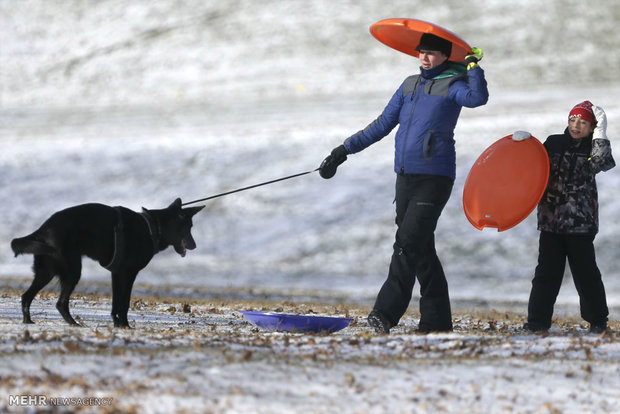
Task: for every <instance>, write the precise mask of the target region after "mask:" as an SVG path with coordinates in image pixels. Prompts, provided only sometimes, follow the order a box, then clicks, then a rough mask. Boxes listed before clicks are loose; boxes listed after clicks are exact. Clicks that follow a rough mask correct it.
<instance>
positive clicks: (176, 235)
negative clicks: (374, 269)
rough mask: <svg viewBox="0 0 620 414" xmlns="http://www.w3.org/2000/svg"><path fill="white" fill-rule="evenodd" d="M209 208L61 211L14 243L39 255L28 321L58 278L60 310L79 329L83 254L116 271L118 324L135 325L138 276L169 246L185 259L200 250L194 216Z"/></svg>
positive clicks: (177, 205) (17, 249) (25, 309)
mask: <svg viewBox="0 0 620 414" xmlns="http://www.w3.org/2000/svg"><path fill="white" fill-rule="evenodd" d="M203 207H204V206H200V207H192V208H181V199H180V198H177V199H176V200H175V201H174V202H173V203H172V204H170V206H169V207H168V208H165V209H161V210H147V209H144V208H143V209H142V213H141V214H140V213H136V212H134V211H131V210H129V209H127V208H125V207H110V206H106V205H103V204H83V205H79V206H75V207H70V208H67V209H66V210H62V211H59V212H57V213H55V214H53V215H52V216H51V217H50V218H49V219H47V221H46V222H45V223H43V225H41V227H40V228H39V229H38V230H37V231H35V232H34V233H32V234H31V235H29V236H26V237H21V238H17V239H13V241H11V248H12V249H13V252H14V253H15V256H17V255H19V254H23V253H31V254H34V265H33V270H34V281H33V282H32V285H31V286H30V288H29V289H28V290H27V291H26V292H25V293H24V294H23V295H22V313H23V315H24V323H33V322H32V319H31V318H30V304H31V302H32V300H33V299H34V297H35V296H36V294H37V293H38V292H39V291H40V290H41V289H42V288H43V287H44V286H45V285H47V284H48V283H49V282H50V280H52V278H53V277H54V276H58V278H59V279H60V298H59V299H58V303H57V304H56V308H57V309H58V311H59V312H60V314H61V315H62V317H63V318H64V319H65V321H67V322H68V323H69V324H71V325H77V323H76V322H75V320H74V319H73V318H72V317H71V314H70V313H69V297H70V296H71V293H72V292H73V289H74V288H75V286H76V285H77V283H78V281H79V280H80V275H81V273H82V256H88V257H90V258H91V259H93V260H96V261H98V262H99V264H100V265H101V266H103V267H105V268H106V269H108V270H110V271H111V272H112V319H113V320H114V326H120V327H129V322H128V321H127V311H128V310H129V301H130V298H131V289H132V287H133V283H134V281H135V280H136V276H137V275H138V272H139V271H140V270H142V269H143V268H144V267H146V265H147V264H148V263H149V262H150V261H151V259H152V258H153V256H154V255H155V254H156V253H158V252H160V251H162V250H165V249H166V248H167V247H168V246H173V247H174V250H175V251H176V252H177V253H178V254H180V255H181V256H185V253H186V250H187V249H189V250H193V249H195V248H196V242H194V239H193V237H192V234H191V228H192V217H193V216H194V214H196V213H198V212H199V211H200V210H201V209H202V208H203Z"/></svg>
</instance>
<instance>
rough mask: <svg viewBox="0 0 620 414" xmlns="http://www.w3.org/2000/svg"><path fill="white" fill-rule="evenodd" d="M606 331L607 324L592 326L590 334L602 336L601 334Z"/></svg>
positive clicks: (594, 324)
mask: <svg viewBox="0 0 620 414" xmlns="http://www.w3.org/2000/svg"><path fill="white" fill-rule="evenodd" d="M605 331H607V323H606V322H603V323H593V324H590V333H594V334H601V333H603V332H605Z"/></svg>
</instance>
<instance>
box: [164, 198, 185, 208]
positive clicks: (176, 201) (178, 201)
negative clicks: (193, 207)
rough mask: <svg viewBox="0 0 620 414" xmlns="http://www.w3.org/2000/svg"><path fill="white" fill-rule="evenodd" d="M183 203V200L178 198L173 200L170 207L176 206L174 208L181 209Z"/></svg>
mask: <svg viewBox="0 0 620 414" xmlns="http://www.w3.org/2000/svg"><path fill="white" fill-rule="evenodd" d="M182 204H183V202H182V201H181V199H180V198H177V199H176V200H174V201H173V202H172V204H170V205H169V206H168V208H174V209H177V210H180V209H181V205H182Z"/></svg>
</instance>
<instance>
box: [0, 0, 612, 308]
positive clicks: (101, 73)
mask: <svg viewBox="0 0 620 414" xmlns="http://www.w3.org/2000/svg"><path fill="white" fill-rule="evenodd" d="M388 17H412V18H418V19H422V20H428V21H433V22H436V23H438V24H441V25H442V26H444V27H446V28H448V29H450V30H452V31H454V32H456V33H458V34H459V35H461V37H463V38H464V39H466V40H467V41H468V42H469V43H470V44H471V45H474V46H479V47H481V48H483V49H484V51H485V58H484V60H483V61H482V66H483V67H484V69H485V70H486V73H487V79H488V81H489V89H490V92H491V99H490V101H489V103H488V105H486V106H485V107H483V108H478V109H474V110H464V111H463V114H462V116H461V119H460V121H459V125H458V127H457V130H456V139H457V153H458V160H457V165H458V172H457V174H458V176H457V182H456V186H455V189H454V191H453V195H452V198H451V200H450V203H449V204H448V206H447V208H446V210H445V212H444V214H443V216H442V219H441V221H440V225H439V228H438V231H437V237H436V238H437V244H438V251H439V254H440V257H441V259H442V261H443V263H444V266H445V268H446V273H447V275H448V279H449V282H450V285H451V295H452V296H453V297H454V298H456V299H463V300H488V301H494V300H511V301H525V300H527V295H528V294H529V286H530V279H531V276H532V273H533V269H534V266H535V265H536V253H537V236H538V233H537V231H536V229H535V227H536V223H535V219H534V217H532V216H531V217H529V218H528V219H527V220H526V221H525V222H524V223H522V224H521V225H519V226H518V227H516V228H514V229H512V230H509V231H507V232H505V233H495V232H494V231H492V230H485V231H484V232H479V231H477V230H475V229H474V228H473V227H472V226H471V225H470V224H469V223H468V222H467V220H466V219H465V216H464V215H463V212H462V206H461V196H462V186H463V182H464V181H465V177H466V176H467V172H468V171H469V168H470V167H471V165H472V164H473V162H474V160H475V159H476V157H477V156H478V155H479V154H480V153H481V152H482V151H483V150H484V149H485V148H486V147H487V146H488V145H489V144H491V143H492V142H493V141H495V140H496V139H499V138H501V137H502V136H504V135H507V134H510V133H512V132H513V131H515V130H517V129H525V130H529V131H530V132H532V134H533V135H535V136H536V137H538V138H539V139H541V140H544V138H545V137H546V136H547V135H549V134H551V133H558V132H561V131H563V129H564V126H565V122H566V116H567V114H568V111H569V110H570V108H571V107H572V106H573V105H574V104H576V103H578V102H580V101H582V100H584V99H590V100H591V101H593V102H594V103H596V104H597V105H600V106H602V107H604V108H605V110H606V111H607V114H608V119H609V130H608V135H609V136H610V137H611V138H612V140H613V141H612V145H613V146H614V148H615V150H616V154H617V155H616V159H617V160H620V150H618V149H617V148H620V103H619V102H618V96H620V82H618V80H617V68H618V67H620V50H619V49H618V48H617V45H618V44H619V43H620V33H619V32H618V30H617V27H616V26H617V23H618V22H619V21H620V3H618V2H598V1H596V2H590V3H588V5H587V6H584V5H583V3H582V2H573V1H570V2H567V1H559V0H557V1H547V2H540V1H521V2H504V1H501V0H488V1H470V2H461V1H457V0H452V1H436V2H433V4H432V5H430V3H428V2H424V3H422V2H412V1H393V2H387V3H386V2H377V1H374V0H364V1H342V2H334V1H327V0H314V1H303V2H302V1H298V2H295V1H260V2H258V1H255V2H249V1H240V0H239V1H213V0H210V1H184V2H177V1H172V0H170V1H133V2H125V1H121V0H107V1H77V0H74V1H69V0H66V1H59V2H46V1H28V0H26V1H19V2H14V1H2V2H0V94H1V95H0V183H1V186H0V197H1V199H2V200H3V214H2V215H1V216H0V245H2V246H4V248H3V249H0V277H3V278H6V279H7V280H11V281H13V280H14V279H13V278H15V277H17V278H18V281H19V286H23V285H24V284H25V283H26V281H27V279H28V278H29V277H30V276H29V274H30V269H29V262H30V258H28V257H26V258H19V259H14V258H13V257H12V254H11V251H10V249H9V247H8V246H9V242H10V240H11V239H12V238H13V237H16V236H21V235H24V234H26V233H29V232H31V231H33V230H34V229H35V228H36V227H37V226H38V225H40V224H41V223H42V222H43V220H44V219H46V218H47V217H48V216H49V215H50V214H51V213H53V212H54V211H56V210H58V209H60V208H64V207H67V206H69V205H73V204H78V203H84V202H90V201H97V202H102V203H106V204H110V205H118V204H122V205H125V206H127V207H129V208H133V209H139V208H140V207H141V206H145V207H149V208H159V207H163V206H165V205H167V204H169V203H170V202H171V201H172V200H173V199H174V198H175V197H177V196H180V197H182V198H183V199H184V200H186V201H187V200H190V199H195V198H200V197H203V196H208V195H211V194H215V193H218V192H222V191H226V190H231V189H235V188H239V187H243V186H247V185H250V184H254V183H258V182H261V181H266V180H270V179H273V178H278V177H281V176H285V175H289V174H294V173H297V172H302V171H307V170H310V169H313V168H316V167H317V166H318V165H319V163H320V162H321V160H322V159H323V157H325V156H326V155H327V154H328V153H329V151H330V150H331V149H332V148H333V147H334V146H336V145H338V144H339V143H341V142H342V140H344V139H345V138H346V137H347V136H349V135H350V134H352V133H354V132H356V131H357V130H359V129H361V128H363V127H364V126H365V125H366V124H367V123H369V122H370V121H372V120H373V119H374V118H375V117H376V116H377V115H378V114H379V113H380V111H381V110H382V109H383V107H384V106H385V104H386V103H387V100H388V99H389V97H390V96H391V95H392V93H393V92H394V90H395V89H396V88H397V87H398V85H399V84H400V82H401V81H402V79H404V77H405V76H407V75H409V74H411V73H413V72H416V71H417V66H418V65H417V61H416V60H415V59H413V58H411V57H409V56H406V55H403V54H400V53H398V52H396V51H394V50H392V49H390V48H388V47H386V46H384V45H382V44H380V43H379V42H377V41H376V40H375V39H374V38H373V37H372V36H371V35H370V34H369V32H368V27H369V25H370V24H372V23H374V22H376V21H378V20H380V19H383V18H388ZM392 145H393V141H392V136H389V137H387V138H386V139H384V140H383V141H382V142H380V143H378V144H376V145H375V146H373V147H372V148H370V149H368V150H366V151H365V152H363V153H361V154H358V155H355V156H352V157H350V158H349V161H347V162H346V163H345V164H344V165H343V166H342V167H341V169H340V170H339V172H338V174H337V175H336V177H335V178H334V179H332V180H330V181H325V180H322V179H321V178H320V177H319V176H318V174H313V175H310V176H305V177H300V178H296V179H294V180H290V181H286V182H283V183H278V184H274V185H272V186H268V187H263V188H261V189H256V190H252V191H247V192H243V193H239V194H235V195H231V196H228V197H223V198H220V199H217V200H214V201H211V202H208V204H207V207H206V209H205V210H204V212H203V213H201V214H200V215H199V216H197V217H196V218H195V229H194V236H195V238H196V240H197V243H198V249H197V250H195V251H193V252H190V253H189V254H188V256H187V257H186V258H184V259H181V258H179V257H178V256H176V255H175V254H174V253H173V252H172V251H167V252H165V253H162V254H160V255H159V256H158V257H156V258H155V259H154V261H153V262H152V264H151V265H150V266H149V267H148V268H147V269H146V270H145V271H144V272H143V274H141V275H140V276H139V277H138V281H137V283H138V284H140V283H144V284H160V285H171V286H176V287H185V288H187V289H202V288H204V289H207V290H208V288H209V287H212V288H227V287H233V288H235V287H246V288H248V287H252V288H255V289H261V288H266V289H269V288H274V289H275V288H277V289H283V290H285V291H286V290H295V289H319V290H323V291H337V292H342V293H344V294H346V295H349V296H350V297H351V298H352V299H353V298H361V300H365V301H368V298H372V296H373V295H374V294H375V293H376V291H377V289H378V287H379V286H380V284H381V283H382V282H383V279H384V277H385V274H386V272H387V262H388V260H389V255H390V251H391V246H392V240H393V233H394V227H393V220H394V211H393V209H394V208H393V205H392V200H393V182H394V177H393V172H392V170H391V162H392ZM598 182H599V190H600V201H601V213H600V214H601V223H602V228H601V233H600V235H599V237H598V238H597V242H596V243H597V249H598V258H599V265H600V267H601V270H602V272H603V273H604V277H605V282H606V287H607V290H608V293H609V302H610V304H612V305H615V306H618V305H620V266H618V259H617V254H618V253H617V252H618V251H619V250H620V238H619V237H618V234H619V233H620V200H619V199H618V195H617V189H618V188H620V169H615V170H612V171H610V172H608V173H604V174H601V175H600V176H599V179H598ZM85 266H86V267H85V271H84V282H82V283H83V284H85V285H87V283H88V282H87V281H90V282H91V283H99V282H101V284H102V286H107V285H106V284H105V283H107V281H108V278H109V276H108V274H107V272H105V271H104V270H103V269H100V268H98V267H97V266H96V265H95V264H94V263H92V262H88V261H86V262H85ZM22 279H23V282H21V280H22ZM11 283H13V282H11ZM80 286H81V285H80ZM560 301H568V302H570V303H576V293H575V292H574V287H573V286H572V282H570V281H568V280H567V282H566V286H565V288H564V289H563V291H562V293H561V297H560ZM616 316H617V315H616Z"/></svg>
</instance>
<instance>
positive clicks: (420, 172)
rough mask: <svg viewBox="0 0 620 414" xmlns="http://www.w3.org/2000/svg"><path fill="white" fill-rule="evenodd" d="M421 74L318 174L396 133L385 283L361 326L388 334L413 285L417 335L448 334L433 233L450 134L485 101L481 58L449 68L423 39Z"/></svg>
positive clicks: (451, 161)
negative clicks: (464, 113)
mask: <svg viewBox="0 0 620 414" xmlns="http://www.w3.org/2000/svg"><path fill="white" fill-rule="evenodd" d="M416 50H417V51H418V52H419V54H420V55H419V59H420V63H421V67H420V74H418V75H413V76H409V77H408V78H407V79H405V81H404V82H403V83H402V85H401V86H400V87H399V88H398V90H397V91H396V93H395V94H394V95H393V96H392V99H390V102H389V103H388V105H387V106H386V107H385V109H384V110H383V113H382V114H381V115H379V117H378V118H377V119H375V120H374V121H373V122H372V123H370V124H369V125H368V126H367V127H366V128H364V129H363V130H361V131H359V132H357V133H356V134H354V135H352V136H350V137H349V138H347V139H346V140H345V141H344V143H343V144H342V145H340V146H338V147H336V148H335V149H334V150H333V151H332V152H331V154H330V155H329V156H327V158H325V160H324V161H323V163H322V164H321V167H320V171H319V172H320V174H321V176H322V177H323V178H331V177H333V175H334V174H335V173H336V169H337V167H338V166H339V165H340V164H342V163H343V162H344V161H345V160H346V159H347V155H348V154H354V153H356V152H359V151H362V150H363V149H365V148H366V147H368V146H370V145H371V144H373V143H375V142H377V141H379V140H380V139H382V138H383V137H385V136H386V135H388V134H389V133H390V132H391V131H392V130H393V129H394V127H396V125H399V127H398V130H397V132H396V143H395V156H394V171H395V172H396V174H397V178H396V224H397V226H398V230H397V231H396V241H395V243H394V252H393V254H392V260H391V263H390V268H389V272H388V277H387V280H386V281H385V283H384V284H383V286H382V287H381V290H380V291H379V294H378V296H377V300H376V302H375V305H374V307H373V310H372V311H371V312H370V314H369V315H368V324H369V325H370V326H371V327H373V328H374V329H375V330H376V331H377V332H379V333H385V334H387V333H389V331H390V329H391V328H392V327H393V326H396V325H397V324H398V322H399V320H400V318H401V317H402V316H403V315H404V313H405V311H406V310H407V307H408V306H409V302H410V301H411V295H412V291H413V286H414V284H415V279H416V278H417V279H418V281H419V283H420V314H421V316H420V322H419V326H418V331H419V332H424V333H427V332H433V331H434V332H437V331H451V330H452V313H451V310H450V297H449V294H448V284H447V281H446V277H445V274H444V272H443V268H442V266H441V262H440V261H439V258H438V257H437V253H436V251H435V235H434V233H435V228H436V226H437V221H438V219H439V216H440V215H441V212H442V210H443V208H444V206H445V205H446V202H447V201H448V199H449V198H450V193H451V191H452V185H453V183H454V178H455V173H456V151H455V146H454V145H455V142H454V128H455V126H456V122H457V120H458V117H459V114H460V112H461V108H462V107H463V106H466V107H469V108H474V107H477V106H481V105H484V104H485V103H486V102H487V100H488V97H489V92H488V90H487V84H486V80H485V78H484V71H483V70H482V68H480V66H478V61H479V60H480V59H482V55H483V54H482V50H480V49H476V48H474V49H473V52H474V53H473V54H472V55H469V56H467V58H466V62H467V64H466V65H464V64H462V63H454V62H450V61H449V60H448V58H449V56H450V54H451V51H452V43H451V42H449V41H447V40H445V39H442V38H440V37H438V36H435V35H433V34H424V35H422V37H421V39H420V44H419V45H418V47H417V48H416Z"/></svg>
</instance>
